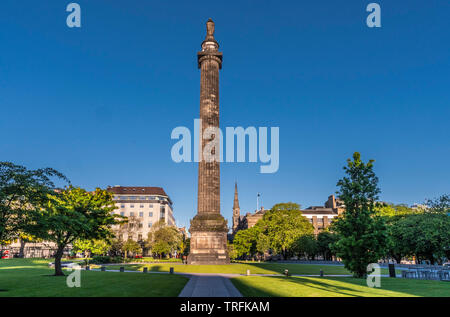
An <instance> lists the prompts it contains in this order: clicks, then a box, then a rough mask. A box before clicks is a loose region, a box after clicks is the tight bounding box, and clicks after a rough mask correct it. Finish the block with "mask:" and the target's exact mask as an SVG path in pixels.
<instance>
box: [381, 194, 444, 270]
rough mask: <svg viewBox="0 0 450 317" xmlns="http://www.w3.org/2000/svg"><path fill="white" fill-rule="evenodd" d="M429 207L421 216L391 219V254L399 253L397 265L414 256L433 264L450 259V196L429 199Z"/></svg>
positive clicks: (422, 211) (412, 215) (416, 214)
mask: <svg viewBox="0 0 450 317" xmlns="http://www.w3.org/2000/svg"><path fill="white" fill-rule="evenodd" d="M426 206H427V208H426V209H420V211H419V212H413V213H410V214H407V215H403V216H399V217H392V218H391V219H390V222H389V227H388V228H389V238H390V250H391V253H392V252H393V251H392V250H394V251H396V253H397V254H396V255H397V258H396V260H397V261H399V260H400V259H401V257H403V256H413V255H414V256H416V257H417V259H418V260H428V261H430V263H431V264H434V263H435V262H438V263H442V261H443V260H444V259H445V258H447V259H448V258H450V217H449V216H448V212H450V199H449V196H448V195H443V196H441V197H439V198H437V199H434V200H432V199H428V200H427V202H426ZM393 256H394V255H393Z"/></svg>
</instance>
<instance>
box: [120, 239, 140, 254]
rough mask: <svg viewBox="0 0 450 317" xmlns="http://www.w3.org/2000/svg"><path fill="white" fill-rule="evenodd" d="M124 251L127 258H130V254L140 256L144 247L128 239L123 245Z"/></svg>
mask: <svg viewBox="0 0 450 317" xmlns="http://www.w3.org/2000/svg"><path fill="white" fill-rule="evenodd" d="M122 251H123V253H124V254H125V258H128V255H129V254H138V253H140V252H142V247H141V245H140V244H139V243H137V242H136V241H134V240H133V239H128V240H127V241H125V242H124V243H123V245H122Z"/></svg>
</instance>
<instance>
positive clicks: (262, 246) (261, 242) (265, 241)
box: [256, 233, 270, 259]
mask: <svg viewBox="0 0 450 317" xmlns="http://www.w3.org/2000/svg"><path fill="white" fill-rule="evenodd" d="M269 250H270V239H269V237H268V236H266V235H265V234H263V233H259V235H258V237H257V239H256V251H257V252H258V254H259V255H260V256H263V257H264V259H265V254H266V253H268V252H269Z"/></svg>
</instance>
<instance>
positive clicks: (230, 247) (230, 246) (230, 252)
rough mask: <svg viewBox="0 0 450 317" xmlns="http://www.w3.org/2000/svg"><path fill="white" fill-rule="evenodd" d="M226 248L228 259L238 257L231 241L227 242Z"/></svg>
mask: <svg viewBox="0 0 450 317" xmlns="http://www.w3.org/2000/svg"><path fill="white" fill-rule="evenodd" d="M227 250H228V256H229V257H230V260H235V259H236V258H237V257H238V254H237V251H236V249H235V248H234V245H233V244H232V243H227Z"/></svg>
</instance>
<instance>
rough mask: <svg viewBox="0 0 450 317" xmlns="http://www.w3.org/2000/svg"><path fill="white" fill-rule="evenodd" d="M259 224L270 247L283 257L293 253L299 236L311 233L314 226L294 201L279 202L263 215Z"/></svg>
mask: <svg viewBox="0 0 450 317" xmlns="http://www.w3.org/2000/svg"><path fill="white" fill-rule="evenodd" d="M260 226H261V227H262V232H263V234H265V235H266V236H267V237H268V239H269V241H270V248H271V249H272V250H273V251H274V252H275V253H279V254H282V255H283V257H284V258H286V257H287V256H289V255H293V254H294V253H295V248H296V243H297V241H298V239H300V237H302V236H304V235H310V234H313V232H314V228H313V226H312V224H311V223H310V222H309V221H308V219H307V218H306V217H304V216H303V215H302V213H301V212H300V206H299V205H298V204H296V203H280V204H276V205H274V206H273V207H272V209H271V210H269V211H268V212H266V213H265V214H264V216H263V219H262V221H261V224H260Z"/></svg>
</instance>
